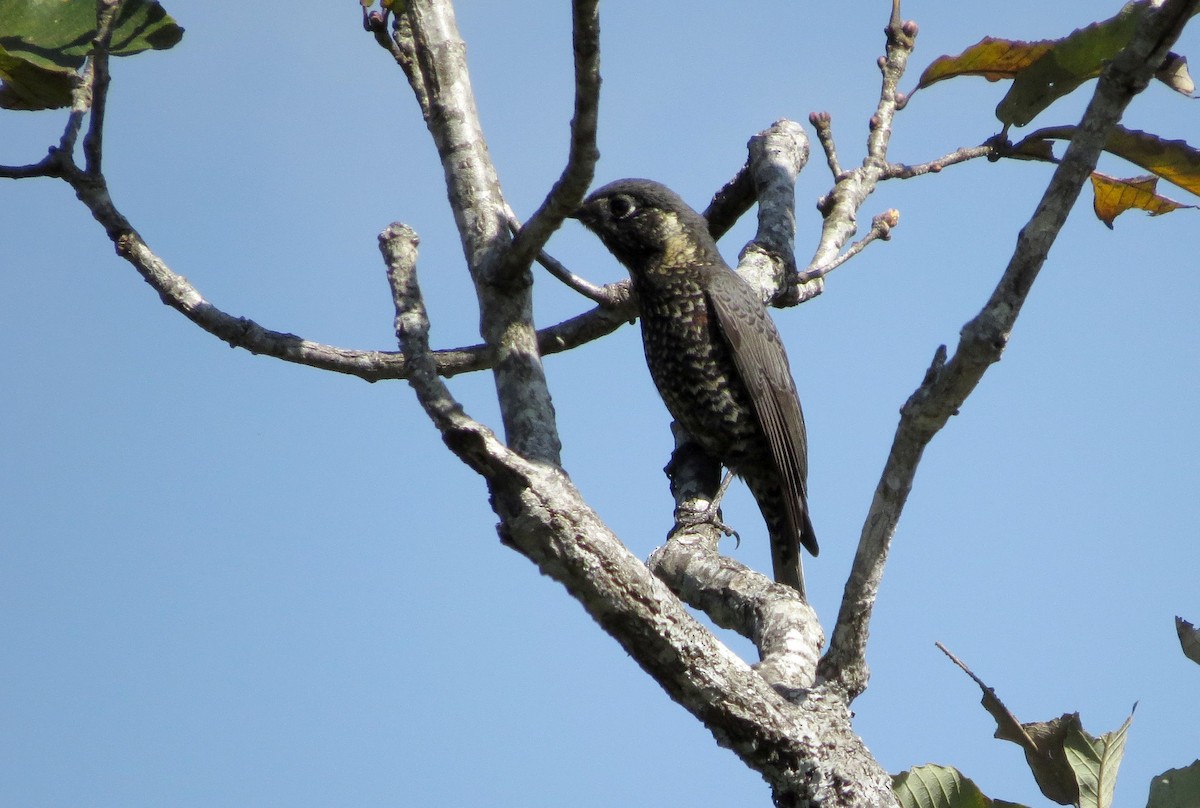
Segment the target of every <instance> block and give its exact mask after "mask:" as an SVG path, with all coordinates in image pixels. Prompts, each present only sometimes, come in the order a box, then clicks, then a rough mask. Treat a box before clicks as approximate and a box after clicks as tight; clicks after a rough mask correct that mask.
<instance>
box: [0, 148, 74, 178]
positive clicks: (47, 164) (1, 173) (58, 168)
mask: <svg viewBox="0 0 1200 808" xmlns="http://www.w3.org/2000/svg"><path fill="white" fill-rule="evenodd" d="M61 176H62V163H61V161H60V160H59V158H58V153H57V151H51V152H50V154H49V155H47V156H46V157H43V158H42V159H41V160H40V161H39V162H36V163H30V164H28V165H23V166H0V178H3V179H8V180H27V179H32V178H33V177H61Z"/></svg>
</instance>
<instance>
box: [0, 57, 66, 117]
mask: <svg viewBox="0 0 1200 808" xmlns="http://www.w3.org/2000/svg"><path fill="white" fill-rule="evenodd" d="M0 78H2V79H3V80H4V81H3V83H0V108H3V109H20V110H38V109H57V108H59V107H66V106H69V105H70V104H71V90H72V88H73V87H74V86H75V71H74V70H66V69H61V70H59V69H55V70H47V69H44V68H41V67H38V66H37V65H35V64H32V63H31V62H29V61H27V60H25V59H20V58H18V57H16V56H13V55H12V54H10V53H9V52H8V51H6V50H4V48H2V47H0Z"/></svg>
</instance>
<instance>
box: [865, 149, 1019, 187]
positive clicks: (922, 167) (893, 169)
mask: <svg viewBox="0 0 1200 808" xmlns="http://www.w3.org/2000/svg"><path fill="white" fill-rule="evenodd" d="M994 154H996V147H995V146H994V145H993V144H991V143H984V144H983V145H982V146H964V147H963V148H961V149H956V150H954V151H952V152H950V153H949V154H947V155H944V156H942V157H939V158H938V159H936V160H930V161H929V162H928V163H920V164H919V165H915V166H910V165H905V164H904V163H889V164H888V166H887V168H886V169H884V171H883V174H882V175H880V177H879V178H880V179H881V180H893V179H898V180H906V179H911V178H912V177H919V176H921V175H922V174H936V173H937V172H939V171H941V170H942V169H943V168H946V167H947V166H952V165H955V164H957V163H965V162H966V161H968V160H974V159H976V158H978V157H991V156H992V155H994Z"/></svg>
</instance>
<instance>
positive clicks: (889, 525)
mask: <svg viewBox="0 0 1200 808" xmlns="http://www.w3.org/2000/svg"><path fill="white" fill-rule="evenodd" d="M1198 5H1200V0H1166V2H1164V3H1163V4H1162V6H1161V7H1159V9H1158V10H1157V11H1155V12H1152V13H1148V14H1147V15H1146V17H1145V18H1144V19H1143V20H1142V22H1141V23H1140V25H1139V26H1138V30H1137V33H1136V34H1135V35H1134V37H1133V38H1132V39H1131V40H1130V42H1129V44H1128V45H1127V46H1126V47H1125V49H1124V50H1122V52H1121V53H1120V54H1119V55H1118V56H1117V57H1116V58H1115V59H1114V60H1113V61H1112V62H1111V63H1110V64H1109V65H1108V66H1107V67H1106V68H1105V70H1104V73H1103V74H1102V75H1101V77H1100V80H1099V82H1098V83H1097V85H1096V90H1095V94H1094V95H1093V97H1092V100H1091V102H1090V103H1089V105H1088V108H1087V111H1086V112H1085V113H1084V115H1083V119H1082V120H1081V121H1080V124H1079V130H1078V134H1077V135H1076V136H1075V138H1073V139H1072V141H1071V143H1070V145H1069V146H1068V147H1067V151H1066V154H1065V155H1064V156H1063V159H1062V162H1061V163H1060V164H1059V166H1058V167H1057V169H1056V170H1055V172H1054V176H1053V177H1052V178H1051V180H1050V184H1049V186H1048V187H1047V188H1046V192H1045V193H1044V194H1043V196H1042V199H1041V201H1040V202H1039V203H1038V206H1037V208H1036V210H1035V211H1034V213H1033V216H1032V217H1031V218H1030V221H1029V223H1028V224H1027V225H1026V226H1025V227H1023V228H1022V229H1021V232H1020V234H1019V235H1018V238H1017V246H1016V249H1015V250H1014V252H1013V255H1012V258H1011V259H1010V260H1009V263H1008V266H1007V267H1006V268H1005V270H1004V274H1003V275H1002V277H1001V278H1000V282H999V283H998V284H997V286H996V289H995V290H994V291H993V292H992V295H991V297H990V298H989V300H988V301H987V304H986V305H985V306H984V307H983V310H982V311H980V313H979V314H978V315H976V317H975V318H974V319H973V320H971V321H970V322H968V323H967V324H966V325H965V326H964V327H963V329H962V332H961V336H960V339H959V344H958V348H957V349H956V350H955V353H954V356H953V357H951V358H950V360H949V361H946V360H945V355H946V354H945V348H944V347H943V348H940V349H939V351H938V354H937V356H935V358H934V362H933V365H932V366H931V367H930V369H929V371H928V372H927V373H926V377H925V380H924V381H923V382H922V384H921V386H920V387H918V388H917V390H916V392H914V393H913V395H912V396H911V397H910V398H909V400H908V401H907V402H906V403H905V405H904V407H903V408H902V409H901V417H900V424H899V426H898V427H897V430H896V436H895V439H894V440H893V443H892V448H891V452H890V453H889V455H888V459H887V462H886V464H885V466H884V470H883V474H882V475H881V477H880V480H879V485H878V486H877V487H876V489H875V497H874V501H873V502H872V503H871V509H870V512H869V513H868V514H867V518H866V521H865V523H864V525H863V530H862V536H861V538H860V540H859V545H858V550H857V552H856V554H855V558H854V564H853V567H852V569H851V573H850V578H849V580H848V581H847V583H846V590H845V594H844V596H843V599H842V605H841V610H840V612H839V614H838V621H837V625H836V627H835V628H834V632H833V637H832V639H831V641H830V645H829V650H828V652H827V653H826V655H825V657H824V658H823V659H822V660H821V665H820V673H821V675H822V676H824V677H825V678H826V679H827V680H829V681H836V682H840V683H841V684H842V686H843V687H844V688H845V690H846V692H847V693H848V694H849V695H850V696H851V698H853V697H855V696H857V695H858V694H859V693H861V692H862V690H863V689H864V688H865V687H866V681H867V667H866V662H865V652H866V642H867V630H868V625H869V623H870V618H871V614H872V609H873V606H874V602H875V596H876V593H877V592H878V588H879V582H880V580H881V578H882V576H883V569H884V565H885V563H886V561H887V554H888V550H889V547H890V544H891V540H892V536H893V535H894V534H895V530H896V524H897V521H898V520H899V518H900V512H901V511H902V510H903V508H904V503H905V501H906V500H907V498H908V493H909V491H911V489H912V484H913V478H914V476H915V474H916V469H917V465H918V464H919V462H920V460H921V455H922V453H923V452H924V449H925V446H926V445H928V443H929V441H930V440H931V439H932V438H933V436H934V435H935V434H937V432H938V431H939V430H940V429H941V428H942V427H943V426H944V425H945V424H946V422H947V421H948V420H949V419H950V416H952V415H954V414H955V413H956V412H957V411H958V409H959V407H961V406H962V404H963V402H964V401H965V400H966V398H967V396H968V395H970V393H971V391H972V390H974V389H975V386H976V385H977V384H978V383H979V380H980V379H981V378H982V377H983V374H984V372H985V371H986V370H987V369H988V367H990V366H991V364H992V363H994V362H996V361H998V360H999V359H1000V355H1001V353H1002V352H1003V350H1004V347H1005V345H1006V344H1007V343H1008V339H1009V335H1010V334H1011V332H1012V328H1013V325H1014V324H1015V322H1016V318H1017V316H1018V314H1019V313H1020V311H1021V307H1022V305H1023V304H1024V302H1025V300H1026V298H1027V296H1028V294H1029V290H1030V287H1031V286H1032V284H1033V282H1034V280H1035V279H1036V278H1037V275H1038V272H1039V271H1040V270H1041V268H1042V265H1043V264H1044V263H1045V260H1046V255H1047V254H1048V252H1049V250H1050V246H1051V245H1052V244H1053V243H1054V240H1055V239H1056V238H1057V237H1058V233H1059V231H1060V230H1061V229H1062V226H1063V223H1064V222H1065V221H1066V218H1067V214H1068V213H1069V212H1070V210H1071V207H1072V206H1073V205H1074V203H1075V200H1076V199H1077V197H1078V196H1079V192H1080V190H1081V189H1082V187H1083V184H1084V182H1085V181H1086V180H1087V177H1088V175H1089V174H1090V173H1091V172H1092V170H1093V169H1094V168H1095V167H1096V161H1097V159H1098V158H1099V156H1100V151H1101V149H1102V147H1103V146H1104V143H1105V140H1106V139H1107V137H1108V133H1109V132H1110V131H1111V129H1112V127H1113V126H1114V125H1116V123H1117V121H1119V120H1120V118H1121V115H1122V114H1123V113H1124V110H1125V107H1126V106H1127V105H1128V104H1129V102H1130V101H1131V100H1132V99H1133V97H1134V96H1135V95H1136V94H1137V93H1139V92H1141V91H1142V90H1143V89H1145V87H1146V85H1147V84H1148V82H1149V81H1150V78H1151V77H1152V76H1153V75H1154V71H1155V70H1156V69H1157V68H1158V66H1159V65H1160V64H1161V63H1162V61H1163V59H1164V58H1166V55H1167V52H1168V50H1169V49H1170V46H1171V43H1173V42H1174V41H1175V39H1176V38H1177V37H1178V36H1179V33H1180V32H1181V31H1182V29H1183V26H1184V25H1185V23H1186V22H1187V20H1188V19H1189V18H1190V17H1191V15H1192V14H1193V13H1194V12H1195V10H1196V8H1197V6H1198Z"/></svg>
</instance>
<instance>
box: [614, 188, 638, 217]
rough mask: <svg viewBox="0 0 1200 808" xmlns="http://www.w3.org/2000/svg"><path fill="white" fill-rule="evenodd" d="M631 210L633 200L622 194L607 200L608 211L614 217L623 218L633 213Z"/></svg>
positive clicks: (632, 208)
mask: <svg viewBox="0 0 1200 808" xmlns="http://www.w3.org/2000/svg"><path fill="white" fill-rule="evenodd" d="M633 211H634V204H633V200H632V199H630V198H629V197H627V196H625V195H624V194H622V195H621V196H614V197H613V198H612V199H610V200H608V212H609V213H611V214H612V217H613V218H614V219H618V220H620V219H624V218H626V217H627V216H629V214H631V213H633Z"/></svg>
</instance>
